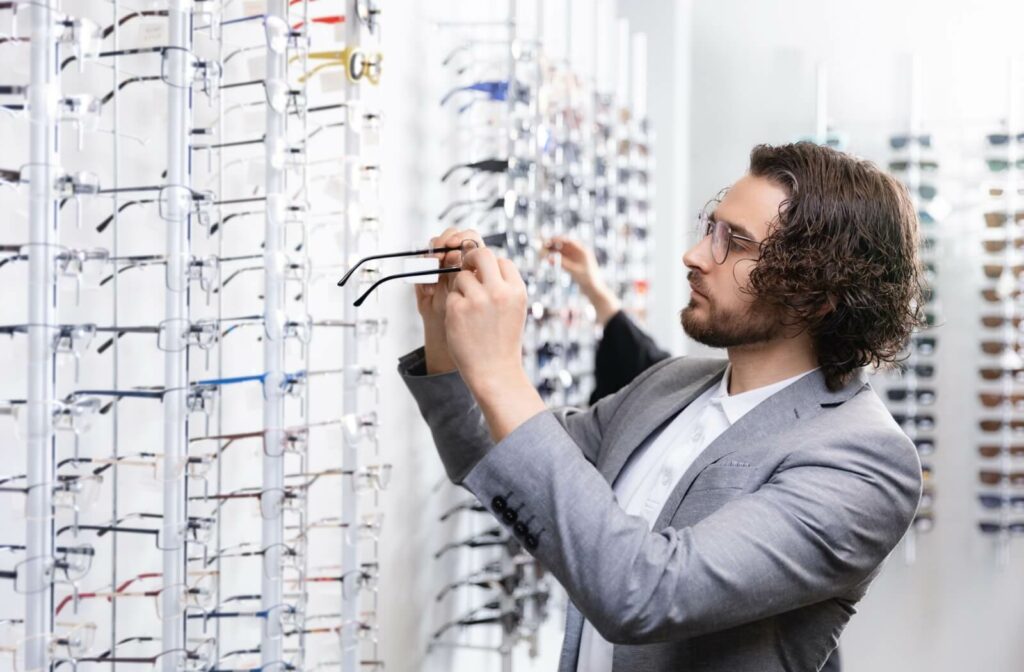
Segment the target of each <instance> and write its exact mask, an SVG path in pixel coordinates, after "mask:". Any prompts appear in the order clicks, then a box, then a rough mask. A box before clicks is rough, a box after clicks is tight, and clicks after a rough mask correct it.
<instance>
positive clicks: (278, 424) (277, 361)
mask: <svg viewBox="0 0 1024 672" xmlns="http://www.w3.org/2000/svg"><path fill="white" fill-rule="evenodd" d="M285 10H286V7H285V2H284V0H268V2H267V17H268V19H269V18H270V17H278V18H279V19H281V20H286V16H285ZM346 16H348V17H350V18H351V17H353V16H355V14H354V13H353V12H350V13H348V14H346ZM266 55H267V61H266V77H267V85H268V86H270V85H271V82H281V86H282V87H284V82H285V81H286V79H287V75H288V73H287V66H288V64H287V60H286V59H287V54H285V53H283V52H281V53H277V52H274V51H273V50H271V49H270V48H269V46H268V48H267V52H266ZM286 113H287V112H286V110H285V109H280V110H275V109H274V107H273V106H271V105H267V116H266V123H267V134H266V142H265V151H266V183H267V184H266V187H267V213H266V219H265V231H264V241H265V243H264V254H265V260H264V274H263V278H264V297H265V298H264V303H263V311H264V312H263V320H264V324H265V325H266V327H267V329H266V338H264V340H263V366H264V370H265V371H266V373H267V375H266V379H265V380H264V383H263V386H264V391H263V399H264V401H263V427H264V429H265V430H266V435H265V437H266V439H265V440H266V445H267V446H272V447H273V449H272V450H269V451H264V453H263V488H264V493H263V495H262V496H261V501H260V512H261V514H262V516H263V530H262V536H263V548H264V549H265V550H264V552H263V578H262V602H261V606H262V608H263V610H264V612H265V613H267V617H266V618H264V619H263V633H262V637H261V641H260V656H261V660H262V662H263V665H264V666H266V665H268V664H270V663H275V662H279V661H281V660H282V657H283V653H284V649H283V643H284V640H283V637H282V632H281V619H280V616H281V613H282V610H283V606H282V601H283V598H284V587H283V585H282V572H281V570H282V566H281V558H282V550H283V546H282V543H283V541H284V520H283V511H282V508H281V505H282V503H283V502H284V451H282V450H278V448H279V447H281V446H282V445H283V439H284V431H283V427H284V390H283V387H282V385H281V383H282V382H283V380H284V335H283V334H282V333H280V332H281V330H280V329H278V328H277V327H275V326H274V325H277V324H278V323H279V321H280V320H281V315H283V313H284V308H285V297H284V291H285V287H284V284H285V281H284V264H283V263H282V255H283V254H284V247H285V245H284V227H285V224H284V213H285V208H284V202H283V199H284V197H285V173H284V166H283V161H281V156H280V155H278V156H275V153H283V152H284V150H285V142H286V140H287V138H286V133H285V119H286V117H285V115H286ZM268 453H269V454H268ZM300 589H301V588H300Z"/></svg>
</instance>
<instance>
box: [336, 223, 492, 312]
mask: <svg viewBox="0 0 1024 672" xmlns="http://www.w3.org/2000/svg"><path fill="white" fill-rule="evenodd" d="M507 239H508V235H507V234H506V233H505V232H501V233H492V234H490V235H487V236H484V237H483V241H484V245H503V244H504V243H505V242H506V240H507ZM477 247H478V245H477V243H476V241H474V240H464V241H462V243H461V244H460V245H459V246H458V247H448V246H445V247H428V248H425V249H422V250H410V251H408V252H388V253H385V254H374V255H371V256H369V257H363V258H362V259H360V260H359V261H357V262H356V263H355V264H354V265H353V266H352V268H350V269H348V271H347V272H346V273H345V275H344V276H342V278H341V280H338V287H344V286H345V283H347V282H348V281H349V279H350V278H351V277H352V274H353V273H355V271H356V269H358V268H359V267H360V266H362V265H363V264H365V263H366V262H368V261H376V260H378V259H398V258H401V257H418V256H421V255H424V254H437V253H439V252H446V253H447V252H459V253H460V254H461V255H462V257H464V256H465V255H466V253H468V252H470V251H471V250H474V249H476V248H477ZM461 270H462V258H461V257H460V259H459V264H458V265H457V266H445V267H443V268H432V269H429V270H422V271H407V272H405V273H395V274H393V275H386V276H384V277H383V278H381V279H380V280H377V281H376V282H374V283H373V284H372V285H370V288H369V289H367V290H366V291H365V292H363V293H362V294H360V295H359V298H357V299H356V300H355V301H354V302H353V303H352V305H353V306H356V307H357V308H358V307H359V306H361V305H363V302H364V301H366V298H367V297H368V296H369V295H370V294H371V293H372V292H373V290H375V289H377V288H378V287H379V286H381V285H382V284H384V283H385V282H387V281H389V280H397V279H399V278H414V277H421V276H425V275H440V274H442V273H458V272H459V271H461Z"/></svg>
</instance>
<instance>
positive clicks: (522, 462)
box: [464, 397, 921, 644]
mask: <svg viewBox="0 0 1024 672" xmlns="http://www.w3.org/2000/svg"><path fill="white" fill-rule="evenodd" d="M612 398H613V399H614V397H612ZM613 403H614V402H613ZM599 406H600V404H599ZM599 424H600V418H599V417H598V418H594V419H591V420H588V421H586V422H585V423H584V425H583V427H584V430H583V435H584V436H585V435H586V432H589V431H598V430H593V429H592V427H596V426H599ZM577 441H578V438H577V436H576V435H575V434H574V432H573V431H571V430H569V429H567V428H566V426H564V425H563V424H562V422H560V420H559V419H558V418H557V417H556V416H555V415H554V414H553V413H551V412H547V411H543V412H540V413H538V414H536V415H534V416H533V417H532V418H530V419H529V420H528V421H526V422H525V423H524V424H522V425H520V426H519V427H517V428H516V429H515V430H514V431H513V432H512V433H510V434H509V435H508V436H506V437H505V438H504V439H502V441H501V442H499V443H498V444H497V445H496V446H494V448H493V449H492V450H490V451H489V452H488V453H487V454H486V455H485V456H484V457H483V458H482V459H481V460H480V461H479V462H478V463H477V464H476V466H475V467H473V468H472V469H471V470H470V471H469V473H468V474H467V475H466V476H465V479H464V485H465V487H466V488H467V489H469V490H470V491H471V492H472V493H473V494H474V495H476V497H477V498H478V499H479V500H480V501H481V502H483V503H484V505H485V506H489V507H491V508H492V509H493V510H495V511H496V512H500V511H499V508H500V509H503V510H510V509H514V510H515V513H516V516H515V517H514V518H513V520H514V521H515V523H516V524H524V525H525V530H526V532H525V537H524V535H523V534H518V531H517V529H516V527H515V525H513V524H511V523H510V522H509V519H508V518H507V517H505V516H499V517H498V519H499V521H501V522H502V524H504V525H506V526H509V525H511V526H512V527H513V532H516V533H517V536H520V537H521V538H525V539H526V540H527V543H526V544H524V546H525V547H526V548H527V550H529V551H530V552H531V553H532V554H533V555H534V557H536V558H537V560H538V561H539V562H540V563H541V564H542V565H544V567H545V568H547V569H548V570H549V571H550V572H551V573H552V574H553V575H554V576H555V577H556V578H557V579H558V580H559V582H560V583H561V584H562V586H564V587H565V589H566V591H567V592H568V594H569V597H570V598H571V599H572V601H573V603H574V604H575V605H576V606H577V607H578V608H579V610H580V612H581V613H582V614H583V616H584V617H586V619H587V620H588V621H590V622H591V623H592V624H593V625H594V627H595V628H596V629H597V631H598V632H600V634H601V635H602V636H603V637H604V638H605V639H607V640H608V641H610V642H613V643H616V644H647V643H653V642H663V641H672V640H679V639H685V638H689V637H693V636H696V635H700V634H704V633H708V632H715V631H719V630H723V629H727V628H731V627H734V626H737V625H741V624H743V623H747V622H751V621H756V620H760V619H763V618H767V617H769V616H772V615H775V614H779V613H783V612H787V611H791V610H793V609H797V608H799V607H802V606H806V605H810V604H814V603H817V602H821V601H823V600H826V599H829V598H831V597H835V596H837V595H841V594H843V593H846V592H849V591H850V590H851V589H855V588H857V587H858V586H859V585H860V584H862V583H863V582H864V581H865V580H867V579H870V577H871V576H872V575H873V574H874V573H875V572H876V571H877V569H878V566H879V565H880V564H881V563H882V562H883V560H884V559H885V557H886V556H887V555H888V554H889V552H890V551H891V550H892V548H893V547H894V546H895V545H896V544H897V543H898V541H899V539H900V538H901V537H902V536H903V534H904V533H905V532H906V530H907V528H908V527H909V525H910V522H911V520H912V519H913V515H914V511H915V510H916V507H917V502H918V500H919V498H920V488H921V477H920V462H919V461H918V458H917V454H916V451H915V450H914V447H913V445H912V444H910V441H909V439H906V437H905V436H903V435H902V434H899V435H898V436H897V433H896V432H894V431H893V430H890V429H889V428H883V429H872V428H871V427H867V426H857V427H850V428H844V432H842V433H838V432H833V433H831V435H830V436H828V437H827V439H826V438H825V437H823V438H822V441H823V442H825V441H830V442H831V443H830V444H829V445H824V446H822V445H816V446H814V447H813V449H811V447H809V446H803V447H801V446H795V447H794V449H793V451H792V452H791V453H790V454H789V456H788V458H787V459H786V460H785V461H784V463H783V464H782V465H781V466H780V467H779V469H777V471H776V472H775V474H774V476H773V477H772V478H771V479H770V480H769V481H768V482H766V483H765V484H764V485H762V486H761V487H760V489H758V490H757V491H755V492H753V493H750V494H747V495H741V496H739V497H737V498H735V499H733V500H731V501H729V502H728V503H726V504H725V505H724V506H722V507H721V508H720V509H718V510H717V511H715V512H714V513H712V514H710V515H709V516H707V517H706V518H704V519H703V520H701V521H700V522H698V523H697V524H695V525H693V526H690V527H686V528H683V529H673V528H667V529H663V530H656V531H651V530H650V529H649V527H648V524H647V522H646V521H645V520H644V519H643V518H640V517H636V516H631V515H629V514H627V513H626V512H625V511H623V509H622V508H620V507H619V505H618V503H617V501H616V499H615V497H614V495H613V492H612V489H611V487H610V486H609V484H608V483H607V482H606V481H605V480H604V478H602V476H601V475H600V473H599V472H598V471H597V470H596V469H595V468H594V467H593V465H591V464H590V463H588V462H587V461H586V460H585V459H584V458H583V456H582V454H581V453H580V451H579V450H575V449H574V448H575V447H576V445H577ZM499 504H500V505H501V506H500V507H499V506H498V505H499ZM523 529H524V528H520V530H519V531H522V530H523Z"/></svg>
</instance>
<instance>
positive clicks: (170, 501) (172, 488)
mask: <svg viewBox="0 0 1024 672" xmlns="http://www.w3.org/2000/svg"><path fill="white" fill-rule="evenodd" d="M168 9H169V11H168V14H167V16H168V24H169V36H170V45H171V46H173V47H180V48H175V49H170V50H168V51H167V54H166V56H165V58H166V59H167V63H166V66H165V72H166V78H167V79H168V80H170V81H171V82H175V83H181V82H188V81H191V75H192V72H191V68H192V65H191V63H190V62H189V54H190V53H191V48H192V26H191V18H192V16H191V2H189V0H171V3H170V6H169V8H168ZM166 90H167V186H168V188H167V189H165V192H166V197H165V200H166V203H164V204H162V205H163V206H164V207H165V208H166V212H167V216H166V221H165V222H164V225H165V226H166V227H167V232H166V244H167V282H166V283H165V285H166V287H165V294H164V318H165V319H166V320H167V321H168V323H169V324H177V323H180V322H181V321H182V320H187V319H188V281H187V272H188V254H189V239H188V214H189V212H190V210H191V202H190V200H189V198H188V192H187V191H186V189H185V188H184V187H187V186H188V185H189V182H190V180H189V172H190V170H189V131H190V130H191V125H192V120H191V90H190V89H188V88H183V87H180V86H167V87H166ZM168 346H169V347H168V348H167V349H166V350H165V352H164V384H165V389H166V390H167V392H166V394H165V396H164V399H163V410H164V461H165V469H166V476H165V480H164V484H163V500H164V501H163V504H164V507H163V509H164V510H163V524H162V529H161V535H160V544H161V548H162V549H163V585H164V587H169V586H179V585H181V584H183V583H184V582H185V537H184V531H185V521H186V515H187V513H186V509H185V506H186V492H185V488H186V482H185V473H184V469H179V468H178V467H180V466H183V465H184V461H185V460H186V459H187V449H188V448H187V442H188V426H187V421H188V411H187V401H188V400H187V395H188V358H187V357H188V356H187V354H186V352H185V340H184V336H183V335H182V334H181V332H180V331H179V330H174V329H170V330H168ZM172 474H176V475H177V476H176V477H174V476H172ZM183 609H184V605H183V604H182V603H181V594H180V591H178V590H174V589H171V590H164V591H163V592H162V593H161V595H160V611H161V613H162V620H161V623H162V626H161V627H162V638H163V641H162V645H163V648H164V650H165V651H166V650H175V649H182V648H184V646H185V620H184V614H183ZM177 667H178V660H177V659H176V658H175V656H164V657H163V658H162V665H161V668H162V669H163V670H164V672H175V670H176V669H177Z"/></svg>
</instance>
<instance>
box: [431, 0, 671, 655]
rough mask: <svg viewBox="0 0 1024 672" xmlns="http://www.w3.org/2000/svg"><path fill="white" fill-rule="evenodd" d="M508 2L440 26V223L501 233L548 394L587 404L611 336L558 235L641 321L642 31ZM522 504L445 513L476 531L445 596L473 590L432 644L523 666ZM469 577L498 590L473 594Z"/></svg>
mask: <svg viewBox="0 0 1024 672" xmlns="http://www.w3.org/2000/svg"><path fill="white" fill-rule="evenodd" d="M507 7H508V13H507V17H498V18H494V17H490V16H485V17H481V16H480V15H478V14H476V13H474V14H473V15H472V16H466V17H464V18H463V20H456V21H448V22H444V23H441V24H439V25H440V27H441V28H442V29H443V30H444V36H445V38H446V39H448V42H446V50H445V51H444V52H443V53H445V56H444V58H443V59H442V67H443V68H444V71H445V74H446V78H447V79H446V86H447V87H449V88H448V92H447V93H446V94H445V95H444V96H443V97H442V106H443V107H446V108H448V109H449V111H450V114H451V116H452V118H453V120H454V130H455V132H454V133H453V134H452V136H451V137H453V138H456V139H457V145H456V146H454V147H453V148H452V149H453V159H452V164H451V166H449V167H445V168H444V169H442V181H443V182H444V183H445V184H446V185H447V187H448V189H449V191H448V200H449V205H448V206H447V207H446V208H444V210H443V212H442V214H441V216H440V220H441V224H442V225H441V227H440V228H444V226H456V227H458V228H473V229H476V230H478V231H480V233H481V234H483V235H484V236H485V237H488V240H489V241H490V240H495V239H500V241H501V242H500V243H498V245H500V246H501V247H503V248H504V249H503V250H502V251H501V252H500V253H502V254H505V255H507V256H508V257H509V258H510V259H512V260H513V261H514V262H515V263H516V266H517V267H518V268H519V270H520V272H521V273H522V275H523V278H524V280H525V282H526V285H527V292H528V306H529V309H528V313H527V321H526V329H525V335H524V366H525V367H526V370H527V372H528V374H529V375H530V376H531V379H532V380H533V381H534V384H535V386H536V387H537V389H538V391H539V392H540V394H541V396H542V397H543V398H544V399H545V401H546V402H547V403H548V404H549V405H551V406H561V405H577V406H585V405H586V403H587V399H588V396H589V393H590V390H591V389H592V387H593V362H594V351H595V348H596V343H597V338H598V337H599V331H598V330H597V329H596V327H595V322H594V317H595V316H594V311H593V307H592V306H591V305H590V304H589V302H587V300H586V299H585V297H584V296H583V295H582V294H581V293H580V291H579V289H578V288H577V287H576V286H574V285H573V284H572V282H571V278H570V277H569V275H568V274H567V273H566V272H565V271H564V270H562V269H561V268H560V267H559V263H560V258H559V256H558V255H557V254H553V250H551V249H548V248H547V246H546V243H547V241H550V240H551V238H552V237H554V236H568V237H571V238H575V239H578V240H580V241H581V242H582V243H583V244H584V245H586V246H588V247H591V248H593V249H594V250H595V254H596V255H597V257H598V261H599V263H600V265H601V267H602V270H603V271H604V273H605V274H606V279H607V280H608V282H609V285H610V286H611V287H612V288H613V290H614V291H616V292H617V293H618V295H619V296H620V297H621V299H622V301H623V305H624V307H625V309H626V310H628V311H629V312H631V313H632V314H633V316H634V317H635V318H636V319H638V320H640V321H642V320H643V319H644V318H645V316H646V302H647V278H648V275H649V268H648V264H649V248H650V244H651V241H650V237H649V236H648V231H649V230H650V227H651V225H652V223H653V197H654V192H653V187H652V185H653V170H654V158H653V153H652V151H651V142H652V139H653V131H652V130H651V127H650V122H649V120H648V118H647V115H646V109H647V108H646V95H647V92H646V77H647V72H646V62H647V59H646V40H645V38H644V36H643V35H641V34H636V35H631V33H630V31H629V25H628V23H627V22H626V21H624V20H617V19H616V18H615V5H614V3H613V2H609V1H607V0H602V2H599V3H597V6H596V11H595V7H594V6H592V5H590V4H589V3H587V4H586V5H585V4H584V3H579V2H575V1H568V0H567V1H564V2H559V3H555V4H552V3H540V2H523V1H522V0H520V1H518V2H517V1H515V0H510V2H509V3H508V5H507ZM492 236H493V237H494V238H492ZM489 244H492V243H490V242H489ZM519 510H520V505H519V503H511V504H510V505H509V507H508V510H506V511H502V512H497V513H498V514H499V515H502V516H503V517H504V518H505V520H506V521H507V522H509V523H512V524H513V525H512V527H513V534H507V533H506V532H505V530H504V529H502V528H500V527H495V526H493V520H491V516H492V515H493V514H494V513H495V512H492V511H491V510H490V509H489V508H486V507H484V506H482V505H479V504H477V503H476V502H475V501H473V500H467V501H463V502H460V503H458V504H456V505H455V506H454V507H453V508H452V509H450V510H449V511H448V512H446V513H445V514H444V515H443V516H442V518H441V519H442V521H447V520H450V519H453V518H454V519H455V520H457V521H458V522H459V523H460V525H461V527H460V528H459V529H460V530H463V531H464V534H463V535H462V539H461V541H458V542H454V543H449V544H446V545H445V546H444V547H442V548H441V549H440V550H439V552H438V557H439V558H443V559H444V560H445V561H448V562H457V563H458V566H459V567H460V568H461V567H465V570H464V571H462V572H461V573H460V574H459V576H458V577H457V578H456V580H455V581H454V582H452V583H451V584H449V585H448V586H445V587H444V588H443V589H442V590H441V592H440V593H439V595H438V599H439V601H447V600H452V599H462V600H463V601H460V602H458V607H457V608H456V609H454V612H455V613H456V614H457V616H456V617H455V618H451V619H446V622H444V624H443V625H441V626H440V627H439V628H438V629H437V631H436V632H435V635H434V637H433V638H432V640H431V643H430V645H429V648H430V650H436V649H440V648H456V649H466V650H485V651H494V652H496V653H498V654H499V655H500V657H501V665H502V669H503V670H511V669H512V666H513V660H514V657H515V656H514V653H515V650H516V648H517V647H518V645H519V644H525V645H526V646H527V650H528V653H529V655H531V656H536V655H537V653H538V651H537V645H538V633H539V631H540V628H541V627H542V625H543V624H544V623H545V621H546V619H547V616H548V612H549V610H550V609H549V606H548V603H549V601H550V592H551V588H552V585H551V581H550V579H549V577H547V576H545V574H544V570H543V568H542V567H540V566H539V565H537V564H536V562H534V561H533V560H532V559H531V557H530V556H529V554H528V551H529V550H530V545H531V543H535V540H534V539H531V536H532V535H530V534H526V533H525V531H526V530H527V529H528V526H527V525H526V524H525V523H528V522H529V521H518V520H517V516H518V514H519ZM453 522H454V521H453ZM520 522H522V523H524V524H523V525H522V529H523V532H522V533H516V530H517V529H518V527H517V526H516V523H520ZM454 551H458V553H457V554H456V553H454ZM455 555H459V556H461V557H459V558H458V559H455V560H453V558H454V557H455ZM467 586H468V587H472V586H478V587H483V588H486V589H487V594H486V595H485V596H482V595H481V594H480V592H479V591H473V592H470V591H466V590H461V588H463V587H467ZM449 606H450V605H449ZM495 627H497V628H498V630H499V631H500V640H497V641H496V640H495V639H493V638H491V639H489V638H487V637H486V636H485V635H486V634H493V635H497V634H498V633H496V632H495ZM481 630H485V631H486V632H481Z"/></svg>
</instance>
